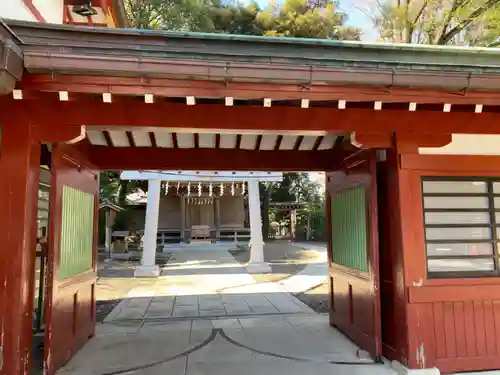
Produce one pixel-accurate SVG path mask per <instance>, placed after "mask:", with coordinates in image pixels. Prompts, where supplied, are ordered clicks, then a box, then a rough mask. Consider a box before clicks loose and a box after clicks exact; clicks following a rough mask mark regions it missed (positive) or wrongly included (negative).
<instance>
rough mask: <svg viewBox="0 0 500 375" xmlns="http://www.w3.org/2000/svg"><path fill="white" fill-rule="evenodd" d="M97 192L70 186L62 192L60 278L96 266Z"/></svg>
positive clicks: (65, 187)
mask: <svg viewBox="0 0 500 375" xmlns="http://www.w3.org/2000/svg"><path fill="white" fill-rule="evenodd" d="M93 232H94V196H93V195H92V194H89V193H86V192H84V191H82V190H78V189H75V188H72V187H69V186H64V187H63V192H62V231H61V261H60V264H59V274H58V276H59V278H60V279H65V278H67V277H70V276H76V275H78V274H79V273H81V272H83V271H86V270H88V269H90V268H92V241H93Z"/></svg>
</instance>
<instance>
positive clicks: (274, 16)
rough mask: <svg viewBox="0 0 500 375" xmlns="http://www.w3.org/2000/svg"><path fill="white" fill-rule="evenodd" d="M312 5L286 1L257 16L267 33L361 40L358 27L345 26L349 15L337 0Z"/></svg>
mask: <svg viewBox="0 0 500 375" xmlns="http://www.w3.org/2000/svg"><path fill="white" fill-rule="evenodd" d="M317 5H320V6H311V4H310V2H308V1H306V0H286V1H285V2H284V3H283V4H282V5H280V6H276V7H271V8H269V9H266V10H264V11H262V12H259V13H258V15H257V18H256V21H257V23H258V24H259V25H260V27H261V28H262V30H263V31H264V35H266V36H284V37H300V38H324V39H350V40H359V37H360V31H359V29H355V28H350V27H346V26H344V23H345V21H346V20H347V16H346V14H345V13H342V12H339V11H338V9H337V4H336V3H335V2H334V1H323V2H322V4H317Z"/></svg>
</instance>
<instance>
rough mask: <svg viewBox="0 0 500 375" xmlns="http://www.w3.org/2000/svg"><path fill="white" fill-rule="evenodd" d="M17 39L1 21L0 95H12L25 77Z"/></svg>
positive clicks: (21, 54)
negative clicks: (15, 40)
mask: <svg viewBox="0 0 500 375" xmlns="http://www.w3.org/2000/svg"><path fill="white" fill-rule="evenodd" d="M15 38H16V37H15V35H14V34H13V33H12V31H11V30H10V29H9V28H8V27H7V26H6V25H5V24H4V23H3V22H2V21H0V95H5V94H9V93H11V92H12V90H14V87H15V85H16V83H17V82H18V81H20V80H21V78H22V75H23V70H24V59H23V53H22V51H21V48H19V46H18V45H17V44H16V43H15V42H14V39H15Z"/></svg>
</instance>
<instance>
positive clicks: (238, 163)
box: [83, 146, 341, 171]
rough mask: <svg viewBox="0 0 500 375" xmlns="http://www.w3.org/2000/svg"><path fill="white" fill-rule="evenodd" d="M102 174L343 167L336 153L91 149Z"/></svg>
mask: <svg viewBox="0 0 500 375" xmlns="http://www.w3.org/2000/svg"><path fill="white" fill-rule="evenodd" d="M83 152H85V153H86V155H87V156H88V158H89V160H90V162H91V163H92V164H94V165H95V166H96V167H98V168H99V169H101V170H141V169H159V170H167V169H174V170H178V169H184V170H211V171H217V170H221V171H230V170H231V171H232V170H234V171H245V170H259V171H325V170H329V169H330V168H335V165H337V166H338V165H339V164H338V163H336V161H338V160H341V156H339V155H340V154H337V155H335V154H334V153H333V152H332V151H249V150H230V149H181V148H177V149H174V148H160V147H158V148H141V147H135V148H131V147H127V148H126V147H113V148H110V147H99V146H91V147H89V148H88V149H86V150H85V151H83Z"/></svg>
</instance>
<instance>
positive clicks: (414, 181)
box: [398, 153, 500, 374]
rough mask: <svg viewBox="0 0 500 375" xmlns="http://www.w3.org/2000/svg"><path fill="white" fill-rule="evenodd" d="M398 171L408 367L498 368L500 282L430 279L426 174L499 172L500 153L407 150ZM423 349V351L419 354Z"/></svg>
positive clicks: (487, 174) (448, 370)
mask: <svg viewBox="0 0 500 375" xmlns="http://www.w3.org/2000/svg"><path fill="white" fill-rule="evenodd" d="M400 160H401V164H400V165H401V167H400V169H399V171H398V174H399V177H398V186H399V190H400V191H399V197H400V200H401V208H400V210H401V227H402V231H401V234H402V240H403V241H402V244H403V246H402V249H403V257H404V278H405V289H406V291H405V293H406V295H407V303H406V315H407V332H408V338H407V343H408V353H407V355H408V367H410V368H423V367H434V366H435V367H437V368H439V370H440V371H441V373H444V374H449V373H455V372H460V371H481V370H492V369H498V368H500V292H499V290H500V280H499V278H497V277H483V278H481V277H469V278H446V279H439V278H432V279H429V278H428V276H427V270H426V258H425V238H424V237H425V233H424V227H423V213H422V211H423V208H422V191H421V190H422V189H421V183H420V181H421V178H422V177H423V176H464V177H470V176H478V177H498V176H500V157H490V156H483V157H481V156H479V157H476V156H474V157H471V156H459V155H456V156H449V155H445V156H436V155H433V156H432V157H429V155H415V154H406V153H403V154H402V155H401V157H400ZM419 353H422V354H419Z"/></svg>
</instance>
